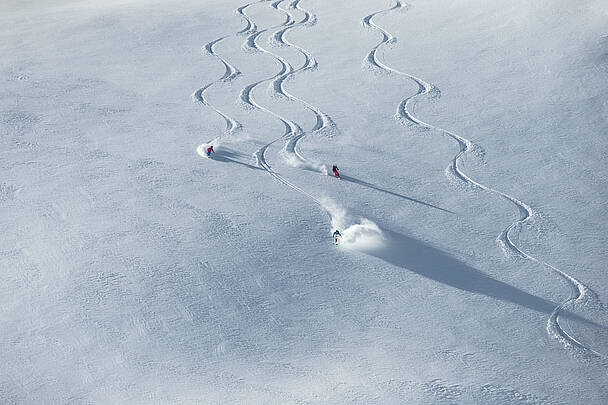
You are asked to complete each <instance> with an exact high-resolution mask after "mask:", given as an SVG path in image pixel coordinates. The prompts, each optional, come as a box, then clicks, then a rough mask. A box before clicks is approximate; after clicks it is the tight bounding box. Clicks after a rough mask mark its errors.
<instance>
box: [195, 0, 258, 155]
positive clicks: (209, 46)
mask: <svg viewBox="0 0 608 405" xmlns="http://www.w3.org/2000/svg"><path fill="white" fill-rule="evenodd" d="M264 1H267V0H257V1H253V2H251V3H248V4H245V5H244V6H241V7H239V8H237V9H236V10H235V12H236V13H237V14H239V15H241V17H242V18H243V19H244V20H245V22H246V25H245V27H244V28H243V29H242V30H240V31H238V32H237V33H236V34H231V35H225V36H223V37H219V38H216V39H214V40H212V41H210V42H208V43H206V44H205V45H204V46H203V50H204V53H206V54H208V55H211V56H214V57H215V58H217V59H218V60H219V61H220V62H222V65H224V69H225V71H224V74H223V75H222V77H220V78H218V79H217V80H214V81H212V82H210V83H207V84H206V85H204V86H203V87H201V88H200V89H198V90H196V91H195V92H194V94H192V98H193V99H194V101H196V102H199V103H201V104H203V105H204V106H207V107H210V108H211V109H213V111H215V112H216V113H217V114H218V115H219V116H220V117H222V118H223V119H224V121H226V130H225V134H227V135H232V134H233V133H234V132H236V131H237V130H239V129H241V128H242V125H241V123H240V122H238V121H236V120H235V119H233V118H232V117H230V116H229V115H227V114H226V113H224V112H223V111H221V110H220V109H218V108H217V107H215V106H214V105H212V104H211V103H209V101H207V99H206V98H205V92H206V91H207V90H209V89H210V88H211V87H213V86H215V85H216V84H220V83H229V82H230V81H232V80H234V79H235V78H237V77H238V76H239V75H240V74H241V71H240V70H239V69H238V68H237V67H235V66H234V65H232V64H231V63H230V62H228V61H227V60H226V59H224V58H223V57H222V56H220V55H218V54H217V53H216V52H215V49H214V48H215V46H216V45H217V44H219V43H220V42H222V41H223V40H225V39H227V38H230V37H232V36H234V35H243V34H246V33H249V32H252V31H255V30H256V29H257V28H256V26H255V24H254V23H253V21H251V19H250V18H249V17H247V15H246V14H245V10H246V9H247V8H249V7H251V6H252V5H254V4H257V3H261V2H264ZM221 137H222V135H219V136H216V137H215V138H213V139H211V140H209V141H207V143H206V144H211V143H213V142H214V141H216V140H218V139H220V138H221ZM203 145H205V144H203ZM203 145H199V146H198V147H197V148H196V151H197V153H198V154H199V155H201V156H205V155H204V151H203Z"/></svg>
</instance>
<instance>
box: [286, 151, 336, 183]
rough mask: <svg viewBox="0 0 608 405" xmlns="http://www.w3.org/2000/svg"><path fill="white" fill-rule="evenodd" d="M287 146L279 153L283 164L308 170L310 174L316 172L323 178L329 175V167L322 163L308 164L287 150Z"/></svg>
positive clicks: (293, 152)
mask: <svg viewBox="0 0 608 405" xmlns="http://www.w3.org/2000/svg"><path fill="white" fill-rule="evenodd" d="M288 147H289V146H288V145H286V147H285V148H284V149H283V150H282V151H281V154H282V156H283V159H284V160H285V163H287V164H288V165H289V166H291V167H297V168H299V169H304V170H309V171H311V172H318V173H321V174H323V175H325V176H327V175H328V174H329V171H330V170H329V166H327V165H326V164H323V163H317V162H308V161H306V160H303V159H302V158H301V157H300V156H298V155H297V154H296V153H295V151H293V150H290V149H288Z"/></svg>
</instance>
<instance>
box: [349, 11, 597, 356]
mask: <svg viewBox="0 0 608 405" xmlns="http://www.w3.org/2000/svg"><path fill="white" fill-rule="evenodd" d="M406 7H407V5H406V4H405V3H403V2H401V1H400V0H396V1H395V4H394V5H393V6H392V7H390V8H387V9H383V10H379V11H376V12H374V13H372V14H369V15H367V16H365V17H364V18H363V19H362V20H361V22H362V24H363V26H364V27H366V28H371V29H375V30H377V31H378V32H380V34H381V35H382V40H381V41H380V42H379V43H378V44H376V46H374V47H373V48H372V49H371V51H370V52H369V53H368V54H367V57H366V59H365V60H366V61H367V63H369V64H370V65H371V66H372V67H375V68H378V69H380V70H382V71H385V72H387V73H393V74H397V75H400V76H404V77H407V78H409V79H410V80H412V81H414V82H415V83H416V84H417V85H418V91H417V92H416V93H415V94H413V95H412V96H409V97H407V98H405V99H404V100H403V101H402V102H401V103H400V104H399V106H398V107H397V112H396V114H395V118H396V119H397V120H399V121H400V122H402V123H403V122H404V120H405V121H407V122H411V123H413V124H414V125H416V126H418V127H420V128H424V129H427V130H434V131H437V132H439V133H441V134H443V135H445V136H447V137H449V138H452V139H454V140H455V141H456V142H457V143H458V145H459V147H460V150H459V151H458V153H457V154H456V155H455V156H454V157H453V158H452V160H451V162H450V165H449V166H448V167H447V168H446V175H448V177H456V178H457V179H459V180H460V181H462V182H464V183H465V184H467V185H469V186H472V187H477V188H480V189H482V190H485V191H488V192H490V193H492V194H495V195H498V196H499V197H502V198H504V199H506V200H508V201H510V202H511V203H513V204H514V205H515V206H516V207H517V209H518V211H519V212H520V216H519V219H518V220H516V221H515V222H513V223H511V224H510V225H509V226H507V227H506V228H505V229H504V230H503V231H502V232H501V233H500V235H499V236H498V237H497V241H498V243H499V244H500V246H501V247H502V249H503V251H504V252H505V254H515V255H516V256H519V257H522V258H524V259H528V260H530V261H532V262H534V263H537V264H540V265H541V266H544V267H546V268H548V269H550V270H551V271H553V272H555V273H557V274H558V275H559V276H560V278H562V279H563V280H565V281H566V282H567V283H568V284H569V285H570V287H571V292H570V296H569V297H568V299H567V300H566V301H564V302H562V303H561V304H560V305H558V306H557V307H556V308H555V309H554V310H553V312H552V313H551V315H550V316H549V319H548V320H547V333H548V334H549V336H552V337H554V338H555V339H557V340H558V341H560V342H561V343H562V344H563V345H564V346H565V347H567V348H572V349H580V350H581V351H583V352H587V353H591V354H594V355H596V356H599V357H606V356H604V355H603V354H601V353H599V352H597V351H595V350H593V349H592V348H590V347H588V346H587V345H585V344H583V343H582V342H580V341H579V340H577V339H576V338H575V337H574V336H572V335H571V334H570V333H568V332H567V331H566V330H564V328H563V327H562V326H561V325H560V314H561V312H562V310H564V308H565V307H566V306H568V305H570V304H574V303H578V302H581V301H582V300H583V298H585V297H588V298H591V299H594V300H598V298H597V294H595V293H594V292H593V291H591V290H590V289H589V288H588V287H587V286H585V285H584V284H583V283H581V282H580V281H578V280H577V279H575V278H574V277H572V276H571V275H569V274H567V273H566V272H564V271H562V270H560V269H558V268H556V267H554V266H552V265H550V264H548V263H546V262H544V261H542V260H540V259H537V258H535V257H533V256H532V255H530V254H529V253H526V252H525V251H524V250H523V249H522V248H521V247H520V246H518V245H517V244H516V243H515V242H514V241H513V240H512V239H511V236H510V235H511V231H512V230H514V229H515V228H518V229H521V227H522V226H523V225H524V224H525V223H526V222H528V221H529V220H530V218H532V216H533V215H534V212H533V210H532V208H531V207H530V206H529V205H528V204H526V203H524V202H522V201H520V200H518V199H517V198H515V197H513V196H511V195H509V194H506V193H504V192H502V191H499V190H496V189H494V188H491V187H489V186H486V185H484V184H482V183H479V182H477V181H475V180H474V179H472V178H471V177H469V176H468V175H467V174H466V173H464V171H463V170H462V169H461V168H460V167H459V162H460V160H461V158H462V157H464V155H465V154H466V153H467V152H468V151H470V150H471V149H472V148H474V147H477V145H475V144H473V142H472V141H470V140H469V139H466V138H463V137H461V136H459V135H456V134H454V133H452V132H450V131H447V130H445V129H442V128H439V127H436V126H434V125H432V124H430V123H427V122H425V121H423V120H421V119H419V118H417V117H416V116H415V115H414V114H413V113H412V112H411V110H410V109H409V106H410V104H411V103H412V102H413V101H414V100H415V99H417V98H419V97H422V96H425V95H428V94H430V93H431V92H438V89H437V88H436V87H435V86H433V85H432V84H430V83H428V82H426V81H424V80H423V79H420V78H418V77H416V76H414V75H411V74H409V73H405V72H401V71H399V70H397V69H395V68H393V67H390V66H388V65H387V64H385V63H384V62H382V61H381V60H380V59H379V57H378V50H379V49H380V48H381V47H383V46H385V45H387V44H389V43H394V42H396V38H395V37H394V36H393V35H392V34H391V33H390V32H388V31H387V30H385V29H384V28H382V27H380V26H378V25H377V24H376V23H374V21H373V19H374V17H375V16H377V15H379V14H384V13H388V12H391V11H394V10H398V9H401V8H406Z"/></svg>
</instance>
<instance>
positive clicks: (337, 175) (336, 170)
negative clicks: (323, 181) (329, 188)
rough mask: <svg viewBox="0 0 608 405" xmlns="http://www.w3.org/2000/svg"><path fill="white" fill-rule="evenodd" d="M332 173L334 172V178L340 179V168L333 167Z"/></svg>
mask: <svg viewBox="0 0 608 405" xmlns="http://www.w3.org/2000/svg"><path fill="white" fill-rule="evenodd" d="M331 171H332V172H334V176H335V177H340V172H339V171H338V166H336V165H333V166H332V167H331Z"/></svg>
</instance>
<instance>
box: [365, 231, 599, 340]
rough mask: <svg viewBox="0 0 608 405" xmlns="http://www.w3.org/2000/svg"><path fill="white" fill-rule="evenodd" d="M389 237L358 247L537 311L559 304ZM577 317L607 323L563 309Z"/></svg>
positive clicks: (433, 277)
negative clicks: (381, 241) (377, 244)
mask: <svg viewBox="0 0 608 405" xmlns="http://www.w3.org/2000/svg"><path fill="white" fill-rule="evenodd" d="M383 232H384V236H385V237H386V240H384V241H383V243H382V244H381V245H379V246H375V247H367V248H366V247H362V248H358V250H359V251H361V252H363V253H366V254H368V255H371V256H375V257H377V258H379V259H381V260H384V261H385V262H388V263H391V264H393V265H395V266H398V267H401V268H403V269H406V270H409V271H413V272H414V273H417V274H419V275H421V276H423V277H426V278H428V279H431V280H434V281H437V282H440V283H442V284H445V285H449V286H451V287H454V288H457V289H459V290H462V291H468V292H472V293H476V294H482V295H486V296H488V297H492V298H496V299H498V300H501V301H505V302H511V303H513V304H517V305H520V306H523V307H526V308H529V309H532V310H534V311H538V312H543V313H545V314H551V313H552V312H553V310H554V309H555V308H556V307H557V306H558V304H556V303H554V302H551V301H549V300H546V299H544V298H540V297H537V296H535V295H532V294H530V293H527V292H525V291H523V290H520V289H519V288H517V287H514V286H512V285H509V284H507V283H505V282H502V281H500V280H496V279H495V278H493V277H490V276H489V275H487V274H485V273H483V272H481V271H479V270H477V269H475V268H473V267H471V266H469V265H467V264H466V263H463V262H461V261H460V260H458V259H456V258H455V257H452V256H450V255H449V254H447V253H445V252H443V251H441V250H439V249H437V248H434V247H432V246H429V245H427V244H425V243H423V242H420V241H418V240H416V239H414V238H411V237H409V236H406V235H402V234H400V233H396V232H391V231H386V230H383ZM562 314H563V315H568V317H569V318H571V319H574V320H579V321H583V322H585V323H587V324H591V325H594V326H597V327H600V328H602V329H605V327H604V326H602V325H598V324H597V323H595V322H593V321H590V320H588V319H585V318H583V317H581V316H579V315H576V314H573V313H571V312H568V311H564V312H562Z"/></svg>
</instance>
